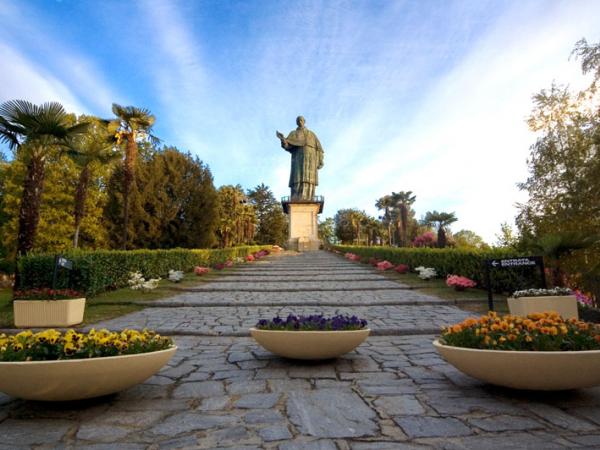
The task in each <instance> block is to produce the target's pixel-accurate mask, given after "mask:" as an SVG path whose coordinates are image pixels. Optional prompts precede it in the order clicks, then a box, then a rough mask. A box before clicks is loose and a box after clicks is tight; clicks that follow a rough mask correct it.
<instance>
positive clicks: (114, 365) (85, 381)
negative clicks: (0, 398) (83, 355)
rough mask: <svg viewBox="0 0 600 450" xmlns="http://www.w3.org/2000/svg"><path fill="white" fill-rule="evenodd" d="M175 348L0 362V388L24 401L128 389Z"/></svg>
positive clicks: (89, 396)
mask: <svg viewBox="0 0 600 450" xmlns="http://www.w3.org/2000/svg"><path fill="white" fill-rule="evenodd" d="M176 350H177V347H173V348H169V349H167V350H160V351H157V352H150V353H140V354H137V355H124V356H108V357H104V358H88V359H69V360H62V361H26V362H0V391H1V392H5V393H6V394H8V395H10V396H12V397H17V398H23V399H27V400H44V401H64V400H81V399H85V398H92V397H99V396H102V395H107V394H112V393H114V392H119V391H122V390H124V389H127V388H130V387H132V386H134V385H136V384H138V383H141V382H143V381H144V380H146V379H147V378H149V377H151V376H152V375H154V374H155V373H156V372H158V371H159V370H160V368H161V367H163V366H164V365H165V364H166V363H167V362H169V360H170V359H171V357H172V356H173V355H174V354H175V351H176Z"/></svg>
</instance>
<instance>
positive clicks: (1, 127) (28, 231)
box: [0, 100, 88, 288]
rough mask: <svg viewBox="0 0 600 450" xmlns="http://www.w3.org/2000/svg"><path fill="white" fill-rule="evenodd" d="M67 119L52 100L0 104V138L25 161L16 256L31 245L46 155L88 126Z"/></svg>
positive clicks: (24, 252)
mask: <svg viewBox="0 0 600 450" xmlns="http://www.w3.org/2000/svg"><path fill="white" fill-rule="evenodd" d="M71 121H72V119H71V116H70V115H69V114H67V112H66V111H65V109H64V108H63V106H62V105H61V104H60V103H56V102H48V103H44V104H42V105H34V104H32V103H30V102H28V101H25V100H12V101H8V102H5V103H3V104H2V105H0V142H5V143H8V145H9V147H10V148H11V149H12V150H14V151H16V153H17V154H18V155H20V156H21V157H22V158H23V160H24V161H25V163H26V165H27V172H26V175H25V181H24V183H23V194H22V196H21V203H20V206H19V232H18V237H17V257H19V256H23V255H25V254H26V253H28V252H29V251H31V250H32V249H33V245H34V241H35V235H36V232H37V226H38V223H39V220H40V202H41V197H42V192H43V189H44V177H45V169H46V167H45V166H46V162H47V160H48V158H49V157H50V155H51V154H52V153H53V152H54V151H56V150H57V149H58V150H61V149H64V148H66V147H67V146H68V142H69V140H70V139H71V138H73V137H74V136H77V135H79V134H81V133H85V131H86V130H87V128H88V124H87V123H85V122H83V123H79V124H76V125H71ZM16 278H17V279H16V280H15V288H18V286H19V280H18V278H19V274H18V271H17V274H16Z"/></svg>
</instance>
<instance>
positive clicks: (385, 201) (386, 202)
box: [375, 195, 392, 245]
mask: <svg viewBox="0 0 600 450" xmlns="http://www.w3.org/2000/svg"><path fill="white" fill-rule="evenodd" d="M375 207H376V208H377V209H378V210H380V211H381V210H383V211H384V213H383V216H382V217H381V219H382V221H383V223H384V224H385V225H387V230H388V245H392V215H391V210H390V209H391V207H392V197H391V196H390V195H384V196H383V197H381V198H380V199H378V200H377V201H376V202H375Z"/></svg>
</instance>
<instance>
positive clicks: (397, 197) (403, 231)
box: [391, 191, 417, 247]
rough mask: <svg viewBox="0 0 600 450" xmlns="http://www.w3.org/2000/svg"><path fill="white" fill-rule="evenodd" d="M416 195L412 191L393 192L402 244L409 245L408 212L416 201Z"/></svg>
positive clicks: (392, 198)
mask: <svg viewBox="0 0 600 450" xmlns="http://www.w3.org/2000/svg"><path fill="white" fill-rule="evenodd" d="M416 198H417V197H416V196H415V195H413V193H412V191H400V192H392V195H391V203H392V206H393V207H394V208H397V209H398V212H399V214H398V219H399V220H398V221H397V226H398V225H399V227H398V233H399V235H400V245H401V246H402V247H407V246H408V212H409V210H410V207H411V205H412V204H413V203H414V202H415V200H416Z"/></svg>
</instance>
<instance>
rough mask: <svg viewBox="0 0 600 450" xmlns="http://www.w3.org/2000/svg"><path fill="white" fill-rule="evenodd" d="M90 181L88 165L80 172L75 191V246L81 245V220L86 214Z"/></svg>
mask: <svg viewBox="0 0 600 450" xmlns="http://www.w3.org/2000/svg"><path fill="white" fill-rule="evenodd" d="M89 182H90V168H89V166H88V165H86V166H85V167H84V168H83V169H82V170H81V173H80V174H79V182H78V183H77V190H76V191H75V210H74V212H73V216H74V217H75V234H74V236H73V248H77V246H78V245H79V230H80V229H81V221H82V220H83V217H84V216H85V199H86V197H87V188H88V185H89Z"/></svg>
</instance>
